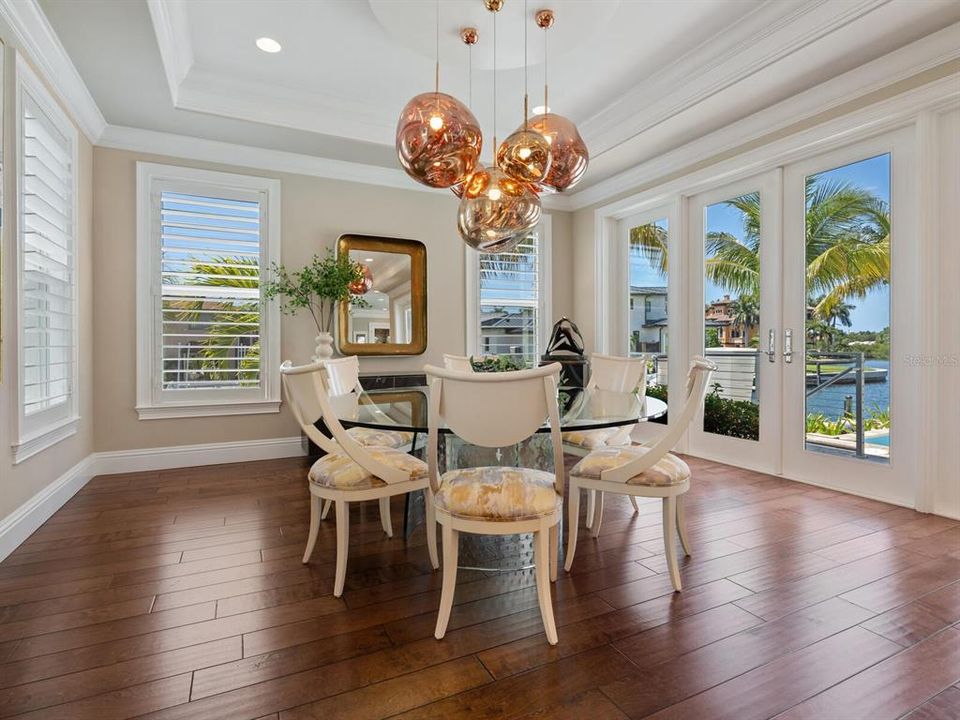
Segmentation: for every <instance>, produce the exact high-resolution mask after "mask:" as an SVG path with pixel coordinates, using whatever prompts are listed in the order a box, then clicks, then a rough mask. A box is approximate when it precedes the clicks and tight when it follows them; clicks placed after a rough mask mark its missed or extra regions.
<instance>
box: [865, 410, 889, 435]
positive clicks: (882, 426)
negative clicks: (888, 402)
mask: <svg viewBox="0 0 960 720" xmlns="http://www.w3.org/2000/svg"><path fill="white" fill-rule="evenodd" d="M863 427H864V429H865V430H888V429H889V428H890V408H882V407H880V406H879V405H874V406H873V407H872V408H870V410H869V412H868V413H867V417H866V418H865V419H864V421H863Z"/></svg>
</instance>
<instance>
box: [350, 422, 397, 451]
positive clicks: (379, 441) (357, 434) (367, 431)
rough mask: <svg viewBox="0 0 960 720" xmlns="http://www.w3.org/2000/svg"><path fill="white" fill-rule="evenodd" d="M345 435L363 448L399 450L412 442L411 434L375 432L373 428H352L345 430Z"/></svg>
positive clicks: (390, 431)
mask: <svg viewBox="0 0 960 720" xmlns="http://www.w3.org/2000/svg"><path fill="white" fill-rule="evenodd" d="M347 435H349V436H350V437H352V438H353V439H354V441H355V442H356V443H357V444H358V445H363V446H364V447H387V448H401V447H403V446H404V445H409V444H410V443H412V442H413V433H412V432H402V431H400V430H388V429H386V428H379V429H376V430H375V429H373V428H365V427H353V428H350V429H349V430H347Z"/></svg>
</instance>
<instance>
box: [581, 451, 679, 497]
mask: <svg viewBox="0 0 960 720" xmlns="http://www.w3.org/2000/svg"><path fill="white" fill-rule="evenodd" d="M648 452H650V448H649V447H643V446H641V445H628V446H625V447H604V448H600V449H599V450H594V451H593V452H591V453H590V454H589V455H587V456H586V457H584V458H583V459H582V460H581V461H580V462H578V463H577V464H576V465H575V466H574V467H573V470H571V471H570V473H571V474H572V475H576V476H578V477H584V478H596V479H599V478H600V473H602V472H603V471H604V470H612V469H613V468H618V467H623V466H624V465H626V464H627V463H629V462H632V461H634V460H636V459H638V458H641V457H643V456H644V455H646V454H647V453H648ZM689 478H690V468H689V467H688V466H687V464H686V463H685V462H684V461H683V460H681V459H680V458H678V457H677V456H676V455H674V454H672V453H667V454H666V455H664V456H663V457H662V458H660V459H659V460H657V462H656V463H654V464H653V466H652V467H649V468H647V469H646V470H644V471H643V472H641V473H640V474H638V475H634V476H633V477H631V478H630V479H629V480H627V484H628V485H647V486H650V487H669V486H671V485H680V484H682V483H683V482H685V481H686V480H688V479H689Z"/></svg>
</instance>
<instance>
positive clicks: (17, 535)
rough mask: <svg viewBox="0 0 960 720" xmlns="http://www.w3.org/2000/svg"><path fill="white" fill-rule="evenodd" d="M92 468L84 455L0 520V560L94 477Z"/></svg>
mask: <svg viewBox="0 0 960 720" xmlns="http://www.w3.org/2000/svg"><path fill="white" fill-rule="evenodd" d="M95 466H96V462H95V457H94V455H88V456H87V457H85V458H84V459H83V460H81V461H80V462H78V463H77V464H76V465H74V466H73V467H72V468H70V469H69V470H67V471H66V472H65V473H64V474H63V475H61V476H60V477H59V478H57V479H56V480H54V481H53V482H52V483H50V484H49V485H47V486H46V487H45V488H44V489H43V490H41V491H40V492H38V493H37V494H36V495H34V496H33V497H32V498H30V499H29V500H27V501H26V502H25V503H23V505H21V506H20V507H18V508H17V509H16V510H14V511H13V512H12V513H10V514H9V515H7V517H5V518H2V519H0V560H3V559H4V558H5V557H7V555H9V554H10V553H12V552H13V551H14V550H16V549H17V547H19V546H20V544H21V543H22V542H23V541H24V540H26V539H27V538H28V537H30V535H32V534H33V532H34V531H35V530H36V529H37V528H38V527H40V526H41V525H43V523H45V522H46V521H47V520H48V519H49V518H50V516H51V515H53V514H54V513H55V512H56V511H57V510H59V509H60V508H61V507H63V506H64V504H65V503H66V502H67V501H68V500H69V499H70V498H72V497H73V496H74V495H76V494H77V493H78V492H79V491H80V490H81V489H82V488H83V486H84V485H86V484H87V483H88V482H89V481H90V478H92V477H93V476H94V475H96V474H97V469H96V467H95Z"/></svg>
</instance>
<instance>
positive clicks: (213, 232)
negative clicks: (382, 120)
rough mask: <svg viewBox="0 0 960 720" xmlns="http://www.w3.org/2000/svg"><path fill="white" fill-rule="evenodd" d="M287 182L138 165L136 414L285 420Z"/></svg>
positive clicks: (147, 417) (173, 167)
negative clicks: (283, 200) (272, 273)
mask: <svg viewBox="0 0 960 720" xmlns="http://www.w3.org/2000/svg"><path fill="white" fill-rule="evenodd" d="M279 256H280V181H279V180H274V179H270V178H261V177H254V176H251V175H238V174H233V173H223V172H214V171H210V170H200V169H196V168H183V167H175V166H170V165H158V164H154V163H143V162H138V163H137V413H138V415H139V417H140V419H141V420H153V419H162V418H179V417H204V416H217V415H246V414H255V413H271V412H278V411H279V407H280V376H279V367H280V311H279V306H278V303H276V302H274V301H264V299H263V297H262V295H261V292H260V285H261V283H262V281H263V279H264V278H266V277H267V273H268V271H269V269H270V267H271V265H272V263H274V262H278V261H279Z"/></svg>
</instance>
